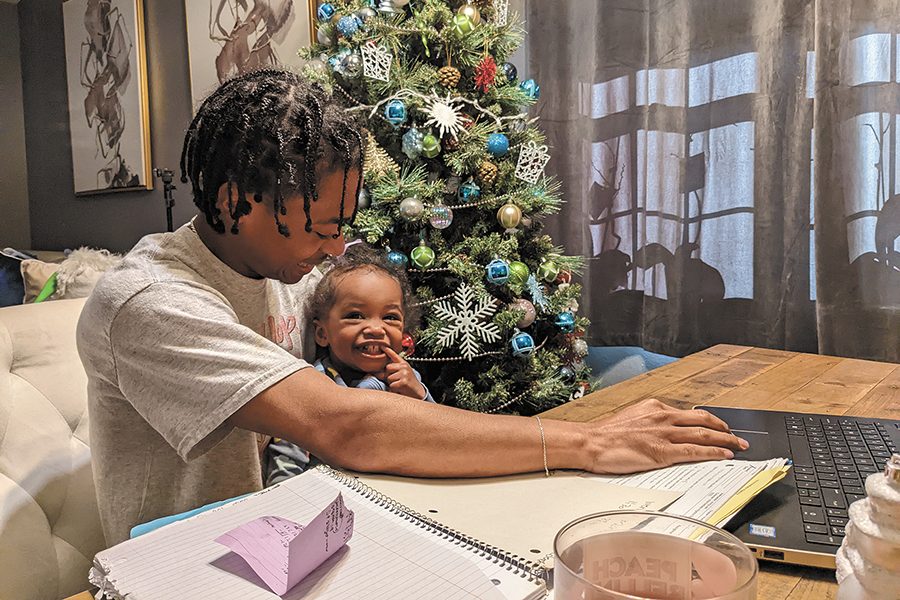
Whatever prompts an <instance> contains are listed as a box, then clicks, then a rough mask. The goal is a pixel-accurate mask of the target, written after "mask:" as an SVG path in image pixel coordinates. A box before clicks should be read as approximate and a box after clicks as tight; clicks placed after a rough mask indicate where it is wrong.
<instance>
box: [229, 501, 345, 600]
mask: <svg viewBox="0 0 900 600" xmlns="http://www.w3.org/2000/svg"><path fill="white" fill-rule="evenodd" d="M352 535H353V511H352V510H350V509H349V508H347V507H346V506H344V498H343V496H341V495H340V494H338V495H337V498H335V499H334V501H333V502H332V503H331V504H329V505H328V506H327V507H326V508H325V510H323V511H322V512H321V513H319V515H318V516H317V517H316V518H315V519H313V520H312V522H311V523H310V524H309V525H307V526H306V527H304V526H303V525H298V524H297V523H294V522H293V521H289V520H287V519H282V518H281V517H271V516H270V517H260V518H258V519H254V520H253V521H250V522H249V523H244V524H243V525H239V526H237V527H235V528H234V529H232V530H231V531H229V532H227V533H223V534H222V535H220V536H219V537H218V538H216V541H217V542H218V543H220V544H222V545H224V546H227V547H228V548H229V549H231V551H232V552H234V553H235V554H238V555H239V556H240V557H241V558H243V559H244V560H245V561H247V564H249V565H250V567H251V568H252V569H253V570H254V571H255V572H256V574H257V575H259V577H260V578H261V579H262V580H263V582H265V584H266V585H267V586H269V589H271V590H272V591H273V592H275V593H276V594H278V595H279V596H283V595H284V594H286V593H287V591H288V590H289V589H291V588H292V587H294V586H295V585H297V584H298V583H300V581H301V580H302V579H303V578H304V577H306V576H307V575H309V574H310V573H311V572H312V571H313V570H314V569H315V568H316V567H318V566H319V565H321V564H322V563H323V562H325V560H326V559H327V558H328V557H329V556H331V555H332V554H334V553H335V552H337V551H338V549H340V548H341V547H342V546H343V545H344V544H346V543H347V540H349V539H350V537H351V536H352Z"/></svg>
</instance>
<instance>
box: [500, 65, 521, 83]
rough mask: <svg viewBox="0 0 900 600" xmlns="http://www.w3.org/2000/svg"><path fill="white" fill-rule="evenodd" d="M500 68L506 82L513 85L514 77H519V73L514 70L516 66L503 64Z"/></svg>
mask: <svg viewBox="0 0 900 600" xmlns="http://www.w3.org/2000/svg"><path fill="white" fill-rule="evenodd" d="M500 68H501V69H503V74H504V75H506V80H507V81H508V82H509V83H514V82H515V81H516V77H518V76H519V71H518V70H516V65H514V64H512V63H509V62H505V63H503V65H502V66H501V67H500Z"/></svg>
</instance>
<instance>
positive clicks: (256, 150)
mask: <svg viewBox="0 0 900 600" xmlns="http://www.w3.org/2000/svg"><path fill="white" fill-rule="evenodd" d="M364 153H365V151H364V148H363V137H362V128H361V126H360V124H359V122H358V121H357V120H356V119H355V118H354V117H352V116H350V115H348V113H346V112H344V111H343V110H341V108H340V107H339V106H338V105H337V104H336V103H335V102H334V101H333V100H332V98H331V97H330V96H329V95H328V94H327V93H326V92H325V90H324V89H323V88H322V87H321V86H320V85H319V84H318V83H315V82H310V81H308V80H306V79H304V78H303V77H301V76H300V75H297V74H296V73H293V72H291V71H288V70H283V69H259V70H256V71H250V72H248V73H245V74H243V75H238V76H237V77H234V78H233V79H229V80H228V81H226V82H225V83H223V84H222V86H221V87H219V88H218V89H217V90H216V91H214V92H213V93H212V94H210V96H209V97H208V98H206V100H204V101H203V104H202V105H201V106H200V108H199V110H198V111H197V116H195V117H194V120H193V121H191V125H190V127H189V128H188V131H187V134H186V135H185V138H184V147H183V148H182V151H181V181H182V182H184V183H187V182H188V181H190V182H191V190H192V192H193V196H194V204H196V205H197V208H199V209H200V210H201V211H202V212H203V214H205V215H206V222H207V223H209V224H210V226H211V227H212V228H213V229H214V230H215V231H217V232H218V233H225V223H224V222H223V221H222V218H221V211H220V210H219V207H218V197H219V188H221V187H222V186H223V185H226V184H227V186H228V188H227V189H228V205H227V208H228V213H229V216H230V217H231V220H232V222H233V225H232V226H231V233H233V234H234V233H237V232H238V222H239V221H240V219H241V217H243V216H244V215H246V214H249V213H250V211H251V210H252V208H253V207H252V205H251V204H250V203H249V202H248V201H247V200H246V199H245V196H246V195H247V194H252V195H253V200H254V201H255V202H256V203H261V202H262V201H263V194H267V193H271V194H272V196H273V206H272V209H273V211H274V216H275V222H276V223H277V225H278V231H279V233H281V235H283V236H284V237H290V234H291V232H290V230H289V229H288V227H287V225H285V224H284V223H282V222H281V217H282V216H284V215H286V214H287V207H286V206H285V194H287V195H288V196H289V197H290V196H291V195H293V194H295V193H297V194H302V195H303V211H304V213H305V214H306V226H305V229H306V232H307V233H309V232H310V231H312V224H311V222H310V214H309V211H310V207H311V205H312V203H313V202H316V201H317V200H318V199H319V194H318V190H317V188H316V177H317V176H322V175H324V174H326V173H327V172H329V171H328V170H329V169H332V168H334V166H335V165H336V164H338V163H340V164H341V166H342V167H343V170H344V183H343V190H342V195H341V206H340V217H339V220H340V223H339V225H341V226H342V225H343V224H345V223H349V222H352V221H353V219H354V217H355V216H356V194H357V192H358V190H359V189H360V187H361V186H362V161H363V155H364ZM317 167H318V173H317ZM353 168H357V169H359V171H360V173H359V176H358V177H357V181H355V182H350V184H351V190H350V192H351V202H352V206H353V208H352V210H350V211H347V212H349V215H345V207H344V198H345V196H346V194H347V188H348V185H347V183H348V182H347V178H348V174H349V172H350V170H351V169H353ZM353 184H355V188H354V187H352V186H353ZM339 228H340V227H339Z"/></svg>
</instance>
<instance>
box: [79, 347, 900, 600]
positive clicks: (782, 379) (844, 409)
mask: <svg viewBox="0 0 900 600" xmlns="http://www.w3.org/2000/svg"><path fill="white" fill-rule="evenodd" d="M645 398H657V399H659V400H662V401H663V402H666V403H667V404H670V405H672V406H677V407H679V408H691V407H693V406H695V405H698V404H709V405H718V406H745V407H753V408H769V409H777V410H785V411H795V412H811V413H824V414H833V415H858V416H868V417H883V418H890V419H900V402H898V399H900V365H897V364H888V363H879V362H873V361H866V360H856V359H850V358H837V357H834V356H819V355H816V354H799V353H796V352H785V351H782V350H767V349H765V348H749V347H747V346H730V345H719V346H713V347H712V348H709V349H708V350H704V351H702V352H698V353H696V354H692V355H690V356H687V357H685V358H682V359H680V360H677V361H675V362H673V363H670V364H668V365H666V366H663V367H660V368H658V369H654V370H653V371H650V372H648V373H644V374H643V375H639V376H637V377H633V378H631V379H628V380H626V381H623V382H622V383H619V384H617V385H614V386H611V387H608V388H605V389H603V390H600V391H598V392H594V393H593V394H588V395H587V396H585V397H584V398H580V399H578V400H573V401H572V402H569V403H567V404H564V405H562V406H559V407H557V408H554V409H552V410H549V411H547V412H545V413H542V414H541V416H542V417H546V418H552V419H559V420H561V421H579V422H587V421H595V420H597V419H600V418H602V417H603V416H604V415H607V414H609V413H612V412H615V411H617V410H619V409H622V408H624V407H626V406H629V405H631V404H635V403H637V402H639V401H641V400H643V399H645ZM836 594H837V584H836V583H835V579H834V571H831V570H827V569H817V568H814V567H798V566H794V565H785V564H779V563H771V562H766V561H762V562H760V574H759V580H758V598H759V599H760V600H787V599H790V600H833V599H834V597H835V596H836ZM69 600H92V596H91V595H90V594H89V593H88V592H82V593H81V594H78V595H75V596H72V597H71V598H70V599H69Z"/></svg>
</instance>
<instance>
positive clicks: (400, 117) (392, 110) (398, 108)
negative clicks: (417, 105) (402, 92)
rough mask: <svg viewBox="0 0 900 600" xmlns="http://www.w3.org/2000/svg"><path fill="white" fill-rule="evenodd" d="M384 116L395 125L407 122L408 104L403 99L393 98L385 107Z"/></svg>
mask: <svg viewBox="0 0 900 600" xmlns="http://www.w3.org/2000/svg"><path fill="white" fill-rule="evenodd" d="M384 118H385V119H387V120H388V122H389V123H391V124H392V125H393V126H394V127H396V126H397V125H402V124H403V123H405V122H406V104H404V102H403V100H397V99H396V98H395V99H394V100H391V101H390V102H388V103H387V105H386V106H385V107H384Z"/></svg>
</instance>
